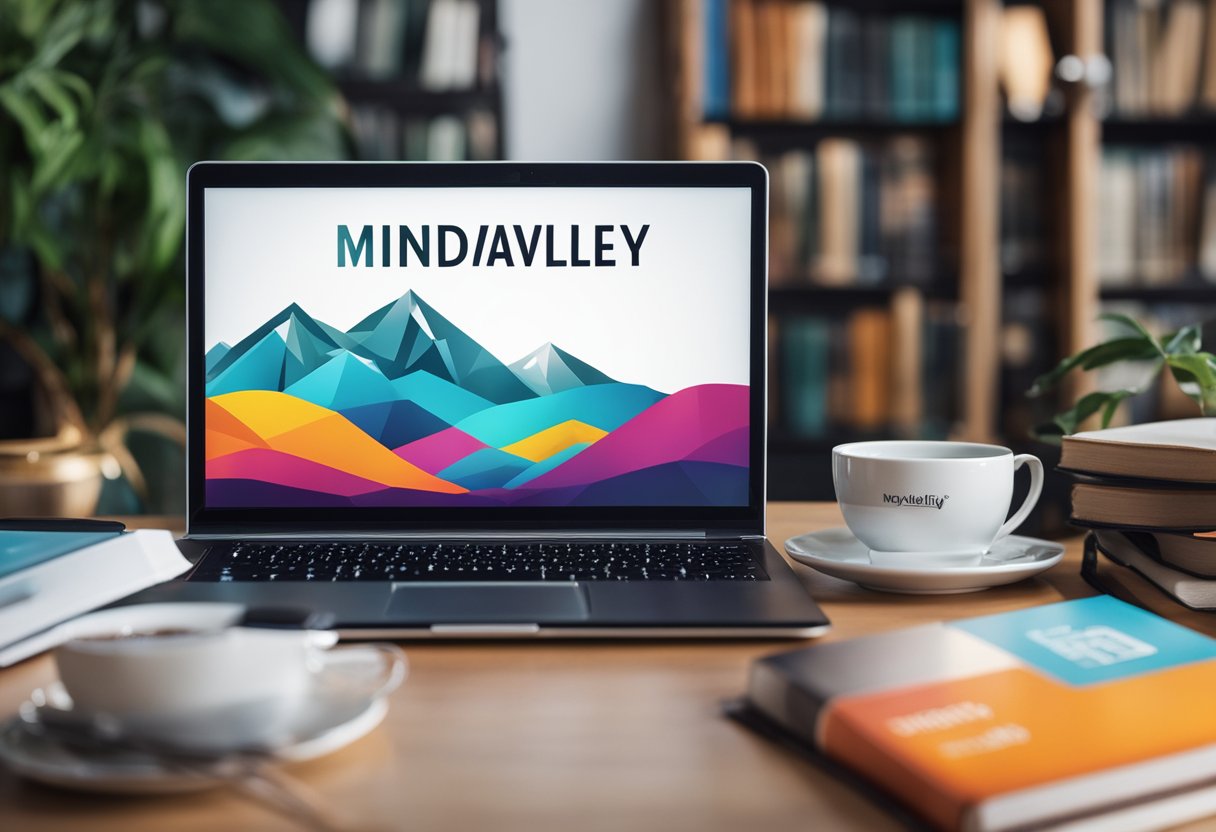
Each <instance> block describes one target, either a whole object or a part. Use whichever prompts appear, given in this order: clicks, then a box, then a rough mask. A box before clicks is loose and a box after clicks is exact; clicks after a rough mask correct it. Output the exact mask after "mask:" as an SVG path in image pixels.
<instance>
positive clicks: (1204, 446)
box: [1060, 417, 1216, 524]
mask: <svg viewBox="0 0 1216 832" xmlns="http://www.w3.org/2000/svg"><path fill="white" fill-rule="evenodd" d="M1060 467H1061V468H1063V469H1065V470H1067V471H1075V472H1079V473H1082V474H1090V475H1093V476H1097V477H1102V476H1107V477H1130V478H1142V479H1154V480H1167V481H1172V482H1186V483H1206V484H1210V485H1212V486H1213V487H1214V488H1216V419H1212V418H1210V417H1199V418H1194V419H1175V420H1173V421H1168V422H1147V423H1144V424H1139V425H1125V426H1121V427H1115V428H1106V429H1105V430H1087V431H1080V432H1078V433H1074V434H1071V435H1069V436H1065V437H1064V438H1063V440H1062V441H1061V443H1060ZM1213 523H1214V524H1216V518H1213Z"/></svg>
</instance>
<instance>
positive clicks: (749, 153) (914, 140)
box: [734, 136, 942, 286]
mask: <svg viewBox="0 0 1216 832" xmlns="http://www.w3.org/2000/svg"><path fill="white" fill-rule="evenodd" d="M734 155H735V156H736V157H737V158H759V159H760V161H761V162H763V163H764V164H765V165H766V167H768V169H769V171H770V179H771V183H772V200H771V204H772V206H773V212H772V217H771V219H770V224H771V228H772V234H771V237H770V251H769V256H770V263H771V269H770V272H771V275H772V278H771V284H772V285H774V286H781V285H790V284H798V283H814V284H818V285H823V286H854V285H876V284H880V283H882V282H883V281H884V280H887V279H888V278H891V277H892V276H898V277H899V278H900V279H901V280H902V281H905V282H911V283H927V282H929V281H931V280H932V279H934V278H935V277H936V276H937V275H938V274H939V273H940V270H941V265H940V259H941V258H940V251H941V248H942V247H941V244H940V243H939V240H938V237H939V221H938V210H939V208H938V197H937V186H936V179H935V175H934V165H935V158H934V151H933V145H932V143H931V142H929V141H927V140H925V139H923V138H918V137H915V136H895V137H892V138H891V139H888V140H885V141H882V142H859V141H856V140H853V139H845V138H830V139H824V140H822V141H820V142H819V143H818V144H817V145H816V146H815V148H814V149H812V150H809V151H804V150H791V151H787V152H785V153H782V154H779V155H774V156H769V155H767V154H760V153H759V152H758V151H757V149H756V148H755V147H754V146H752V145H751V144H750V143H749V142H747V141H746V140H739V141H736V142H735V148H734Z"/></svg>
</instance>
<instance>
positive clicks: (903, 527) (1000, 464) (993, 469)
mask: <svg viewBox="0 0 1216 832" xmlns="http://www.w3.org/2000/svg"><path fill="white" fill-rule="evenodd" d="M1023 465H1025V466H1027V468H1028V469H1029V470H1030V492H1029V493H1028V494H1027V496H1026V500H1025V502H1023V503H1022V505H1021V507H1020V508H1019V509H1018V510H1017V512H1015V513H1014V515H1013V516H1012V517H1010V518H1009V519H1008V520H1006V519H1005V516H1006V514H1007V513H1008V511H1009V506H1010V503H1011V501H1012V499H1013V477H1014V471H1016V470H1017V469H1018V468H1020V467H1022V466H1023ZM832 480H833V483H834V484H835V486H836V499H837V501H838V502H839V504H840V510H841V512H842V513H843V514H844V521H845V523H847V524H848V527H849V530H850V531H852V532H853V534H854V535H855V536H856V537H857V539H858V540H860V541H861V542H862V543H863V544H865V545H866V546H867V547H868V548H869V549H870V552H871V554H872V555H873V554H876V553H880V554H881V553H917V554H918V555H919V556H922V557H925V558H932V557H933V556H935V555H937V556H956V555H980V554H983V553H984V552H987V551H988V549H989V547H991V546H992V544H993V543H994V542H996V541H997V540H999V539H1000V538H1002V537H1005V536H1006V535H1008V534H1010V533H1011V532H1013V530H1014V529H1016V528H1017V527H1018V526H1020V525H1021V524H1022V522H1023V521H1024V520H1025V519H1026V517H1027V515H1029V514H1030V512H1031V510H1032V509H1033V508H1034V506H1035V503H1036V502H1038V499H1039V494H1040V493H1041V492H1042V490H1043V463H1042V462H1040V461H1039V459H1038V458H1037V457H1035V456H1032V455H1031V454H1017V455H1014V453H1013V451H1011V450H1009V449H1008V448H1004V447H1001V446H1000V445H983V444H979V443H974V442H929V441H878V442H852V443H849V444H847V445H838V446H836V447H835V448H833V449H832Z"/></svg>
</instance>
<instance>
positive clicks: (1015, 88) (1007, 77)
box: [998, 5, 1056, 121]
mask: <svg viewBox="0 0 1216 832" xmlns="http://www.w3.org/2000/svg"><path fill="white" fill-rule="evenodd" d="M1055 65H1056V59H1055V54H1054V52H1053V50H1052V48H1051V37H1050V35H1049V34H1048V31H1047V15H1046V13H1045V12H1044V11H1043V9H1042V8H1041V7H1039V6H1033V5H1027V6H1006V7H1005V8H1003V9H1002V10H1001V58H1000V64H999V70H998V72H999V75H1000V79H1001V88H1002V90H1004V93H1005V105H1006V107H1007V108H1008V110H1009V112H1010V114H1011V115H1012V116H1013V117H1014V118H1016V119H1018V120H1019V121H1035V120H1037V119H1038V118H1039V117H1040V116H1042V115H1043V107H1044V105H1045V104H1046V103H1047V96H1048V95H1049V94H1050V93H1051V83H1052V74H1053V72H1054V70H1055Z"/></svg>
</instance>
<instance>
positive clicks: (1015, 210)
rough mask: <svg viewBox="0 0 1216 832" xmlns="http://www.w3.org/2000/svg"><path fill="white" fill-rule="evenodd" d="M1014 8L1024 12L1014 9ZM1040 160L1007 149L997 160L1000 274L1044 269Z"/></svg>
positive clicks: (1044, 237)
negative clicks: (999, 162)
mask: <svg viewBox="0 0 1216 832" xmlns="http://www.w3.org/2000/svg"><path fill="white" fill-rule="evenodd" d="M1017 8H1026V7H1024V6H1018V7H1017ZM1045 175H1046V174H1045V172H1044V159H1043V158H1042V156H1041V155H1036V154H1023V153H1018V152H1014V151H1013V150H1012V149H1010V151H1009V152H1006V153H1005V154H1004V155H1003V156H1002V158H1001V191H1000V199H1001V227H1000V256H1001V271H1002V273H1004V274H1005V275H1018V274H1022V273H1026V272H1031V271H1034V270H1036V269H1042V268H1044V267H1045V266H1046V265H1047V262H1048V252H1047V240H1048V239H1049V238H1050V237H1049V232H1048V228H1047V222H1046V219H1045V217H1044V211H1043V205H1044V204H1045V200H1044V194H1045V192H1046V188H1045V187H1044V178H1045Z"/></svg>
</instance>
